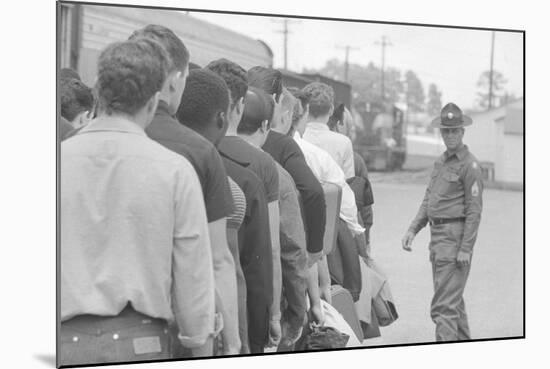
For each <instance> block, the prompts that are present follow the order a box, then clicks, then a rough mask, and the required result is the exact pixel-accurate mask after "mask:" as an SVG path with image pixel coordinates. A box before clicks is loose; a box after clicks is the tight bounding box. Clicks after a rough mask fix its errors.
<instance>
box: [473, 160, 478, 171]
mask: <svg viewBox="0 0 550 369" xmlns="http://www.w3.org/2000/svg"><path fill="white" fill-rule="evenodd" d="M478 166H479V165H477V161H472V168H474V169H477V167H478Z"/></svg>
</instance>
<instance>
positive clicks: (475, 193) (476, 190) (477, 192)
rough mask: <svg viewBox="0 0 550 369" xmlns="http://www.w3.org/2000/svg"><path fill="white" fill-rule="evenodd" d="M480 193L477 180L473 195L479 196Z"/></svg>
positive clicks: (473, 187)
mask: <svg viewBox="0 0 550 369" xmlns="http://www.w3.org/2000/svg"><path fill="white" fill-rule="evenodd" d="M478 195H479V186H478V185H477V181H475V182H474V184H473V186H472V196H473V197H477V196H478Z"/></svg>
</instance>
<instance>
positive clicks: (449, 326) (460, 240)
mask: <svg viewBox="0 0 550 369" xmlns="http://www.w3.org/2000/svg"><path fill="white" fill-rule="evenodd" d="M455 107H456V106H455ZM456 108H457V109H458V107H456ZM444 110H445V108H444ZM460 113H461V112H460ZM442 116H443V114H442ZM450 116H451V118H452V117H453V116H455V114H451V115H450ZM444 123H445V120H444V121H443V123H440V125H439V127H448V126H449V127H450V125H446V124H444ZM462 126H464V124H463V125H462ZM482 192H483V182H482V175H481V168H480V166H479V163H478V161H477V159H476V158H475V157H474V156H473V155H472V154H471V153H470V151H469V150H468V147H467V146H466V145H462V146H461V147H460V148H459V149H458V151H456V152H455V153H453V154H449V152H448V151H446V152H445V153H444V154H443V155H442V156H441V157H439V158H438V159H437V161H436V162H435V164H434V168H433V171H432V173H431V179H430V183H429V185H428V188H427V190H426V194H425V196H424V200H423V201H422V205H421V206H420V209H419V211H418V214H417V215H416V218H415V219H414V220H413V222H412V224H411V226H410V227H409V231H410V232H412V233H413V234H416V233H418V231H420V230H421V229H422V228H423V227H424V226H426V224H428V223H429V224H430V230H431V242H430V261H431V263H432V272H433V283H434V296H433V299H432V303H431V317H432V320H433V322H434V323H435V324H436V340H437V341H457V340H467V339H470V330H469V326H468V318H467V315H466V308H465V304H464V298H463V292H464V287H465V286H466V281H467V279H468V274H469V272H470V264H468V266H460V265H458V264H457V262H456V259H457V255H458V252H459V251H462V252H464V253H467V254H469V255H470V260H471V255H472V251H473V247H474V244H475V241H476V237H477V232H478V227H479V223H480V219H481V210H482Z"/></svg>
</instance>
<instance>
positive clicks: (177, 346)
mask: <svg viewBox="0 0 550 369" xmlns="http://www.w3.org/2000/svg"><path fill="white" fill-rule="evenodd" d="M189 58H190V55H189V52H188V50H187V48H186V47H185V45H184V44H183V42H182V41H181V40H180V39H179V38H178V37H177V36H176V35H175V34H174V33H173V32H172V31H171V30H169V29H167V28H166V27H163V26H157V25H149V26H147V27H145V28H143V29H141V30H138V31H136V32H134V34H132V35H131V37H130V38H129V40H128V41H124V42H119V43H115V44H112V45H110V46H108V47H107V48H106V49H105V50H104V51H103V52H102V53H101V56H100V58H99V61H98V77H97V82H96V86H95V93H96V97H97V109H96V110H97V116H96V117H95V119H93V120H92V121H91V122H90V123H89V124H87V125H85V126H83V127H80V128H78V130H76V131H73V132H72V133H69V134H68V135H66V137H70V138H67V139H66V140H65V141H63V143H62V145H61V182H60V186H61V245H60V247H61V248H60V261H61V263H60V269H61V273H60V279H61V304H60V314H61V316H60V320H61V324H60V345H59V355H58V358H59V360H60V363H61V364H63V365H69V364H82V363H98V362H115V361H136V360H153V359H156V360H158V359H164V358H172V357H190V356H211V355H213V354H223V355H234V354H239V353H260V352H263V351H264V348H265V347H278V350H280V351H285V350H292V349H293V345H294V343H295V342H296V340H298V338H299V337H300V335H301V333H302V327H303V325H304V322H305V321H306V320H307V318H306V311H307V310H308V305H309V311H310V313H311V314H310V315H311V320H313V321H314V322H316V323H317V324H322V323H323V320H324V317H323V312H322V308H321V303H320V299H321V298H323V299H325V300H326V301H328V302H330V275H329V272H328V266H327V258H326V255H323V253H322V250H323V236H324V233H325V229H324V228H325V221H326V206H325V199H324V195H323V189H322V186H321V183H323V182H334V183H337V184H338V185H340V186H341V187H342V189H343V201H342V207H341V210H340V218H341V220H342V226H343V227H344V228H346V229H347V230H348V231H349V232H351V234H352V235H360V234H362V233H363V232H364V228H363V227H362V226H361V225H360V224H359V220H358V216H357V207H356V203H355V198H354V194H353V192H352V190H351V189H350V188H349V186H348V185H347V183H346V178H351V177H353V176H354V164H353V151H352V150H351V141H350V140H349V139H348V138H347V137H345V136H343V135H341V134H338V133H334V132H331V131H329V130H328V127H327V126H326V123H327V121H328V118H329V116H330V115H331V114H332V109H333V101H332V100H333V95H331V93H332V92H331V91H330V88H328V86H326V85H323V84H319V83H314V84H312V85H310V86H308V87H306V88H305V89H304V90H303V91H301V92H299V93H298V98H297V97H295V96H293V94H291V93H290V92H289V91H288V90H287V89H286V88H284V87H283V86H282V83H281V80H282V77H281V75H280V73H279V72H278V71H276V70H273V69H270V68H263V67H255V68H252V69H251V70H249V71H248V72H246V71H245V70H244V69H243V68H241V67H240V66H238V65H237V64H235V63H233V62H231V61H229V60H225V59H220V60H217V61H214V62H212V63H210V64H209V65H207V66H206V67H205V68H204V69H200V68H193V69H192V70H191V71H190V70H189V69H190V63H189ZM72 80H74V78H73V79H72ZM62 110H63V109H62ZM298 115H299V118H298ZM325 127H326V129H325ZM295 132H296V133H295ZM300 136H302V138H300ZM308 141H309V142H308ZM319 147H321V148H322V149H324V150H326V152H325V151H323V150H322V149H321V148H319ZM344 171H346V174H345V175H344ZM364 246H365V247H366V246H367V245H366V244H365V245H364ZM306 292H307V293H306Z"/></svg>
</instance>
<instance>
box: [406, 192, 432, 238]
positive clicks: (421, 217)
mask: <svg viewBox="0 0 550 369" xmlns="http://www.w3.org/2000/svg"><path fill="white" fill-rule="evenodd" d="M429 196H430V186H428V188H426V193H425V194H424V199H423V200H422V204H421V205H420V209H418V213H417V214H416V217H415V218H414V220H413V221H412V223H411V225H410V227H409V232H412V233H413V234H417V233H418V232H420V230H421V229H422V228H424V227H425V226H426V224H428V198H429Z"/></svg>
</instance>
